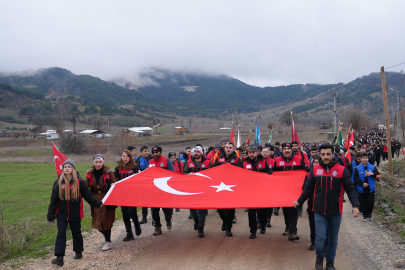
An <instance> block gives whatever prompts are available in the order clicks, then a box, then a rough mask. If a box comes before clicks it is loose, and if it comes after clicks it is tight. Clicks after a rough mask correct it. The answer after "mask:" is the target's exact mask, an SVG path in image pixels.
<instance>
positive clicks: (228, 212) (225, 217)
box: [218, 209, 235, 231]
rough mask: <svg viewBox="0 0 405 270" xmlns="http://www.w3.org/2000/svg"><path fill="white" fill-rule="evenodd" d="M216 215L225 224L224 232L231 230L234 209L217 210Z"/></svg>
mask: <svg viewBox="0 0 405 270" xmlns="http://www.w3.org/2000/svg"><path fill="white" fill-rule="evenodd" d="M218 214H219V216H220V218H221V219H222V222H223V223H225V226H226V230H228V231H230V230H231V229H232V221H233V217H234V216H235V209H218Z"/></svg>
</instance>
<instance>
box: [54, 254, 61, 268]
mask: <svg viewBox="0 0 405 270" xmlns="http://www.w3.org/2000/svg"><path fill="white" fill-rule="evenodd" d="M52 264H56V265H60V266H63V256H57V257H56V258H55V259H52Z"/></svg>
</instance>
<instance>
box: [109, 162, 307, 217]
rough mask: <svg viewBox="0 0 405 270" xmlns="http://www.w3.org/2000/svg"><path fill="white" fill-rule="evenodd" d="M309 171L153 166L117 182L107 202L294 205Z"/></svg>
mask: <svg viewBox="0 0 405 270" xmlns="http://www.w3.org/2000/svg"><path fill="white" fill-rule="evenodd" d="M305 174H306V172H305V171H287V172H274V173H273V174H272V175H268V174H265V173H259V172H253V171H249V170H246V169H242V168H238V167H235V166H233V165H230V164H224V165H221V166H218V167H214V168H211V169H208V170H205V171H201V172H199V173H194V174H189V175H184V174H181V173H175V172H172V171H168V170H165V169H161V168H157V167H152V168H149V169H147V170H145V171H143V172H141V173H138V174H136V175H132V176H129V177H128V178H125V179H123V180H121V181H119V182H117V183H115V184H113V185H112V187H111V188H110V190H109V191H108V193H107V194H106V196H105V197H104V199H103V203H104V204H105V205H116V206H142V207H163V208H182V209H227V208H231V209H232V208H241V209H249V208H271V207H292V204H293V202H294V201H296V200H297V199H298V198H299V196H300V195H301V192H302V184H303V182H304V178H305Z"/></svg>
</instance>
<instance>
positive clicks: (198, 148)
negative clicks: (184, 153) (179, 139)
mask: <svg viewBox="0 0 405 270" xmlns="http://www.w3.org/2000/svg"><path fill="white" fill-rule="evenodd" d="M195 150H197V151H200V153H201V154H204V152H203V150H202V148H201V146H196V147H194V148H193V150H191V152H192V153H193V154H194V151H195Z"/></svg>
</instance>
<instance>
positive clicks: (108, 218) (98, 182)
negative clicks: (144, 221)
mask: <svg viewBox="0 0 405 270" xmlns="http://www.w3.org/2000/svg"><path fill="white" fill-rule="evenodd" d="M93 164H94V165H93V167H92V168H91V169H90V171H88V172H87V176H86V180H85V182H86V185H87V186H88V187H89V189H90V192H91V194H93V196H94V197H95V198H96V199H98V200H100V201H101V200H103V198H104V196H105V195H106V194H107V192H108V190H109V189H110V187H111V184H112V183H115V181H116V180H115V176H114V173H113V171H112V170H111V169H110V168H109V167H107V166H105V165H104V157H103V155H100V154H97V155H95V156H94V157H93ZM115 208H116V207H115V206H110V205H107V206H105V205H103V206H101V207H99V208H97V207H92V208H91V216H92V221H91V226H92V227H93V228H94V229H96V230H99V231H100V232H101V233H102V234H103V235H104V238H105V243H104V245H103V247H102V248H101V250H103V251H106V250H110V249H111V248H112V247H113V246H112V244H111V228H112V227H113V223H114V219H115Z"/></svg>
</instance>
